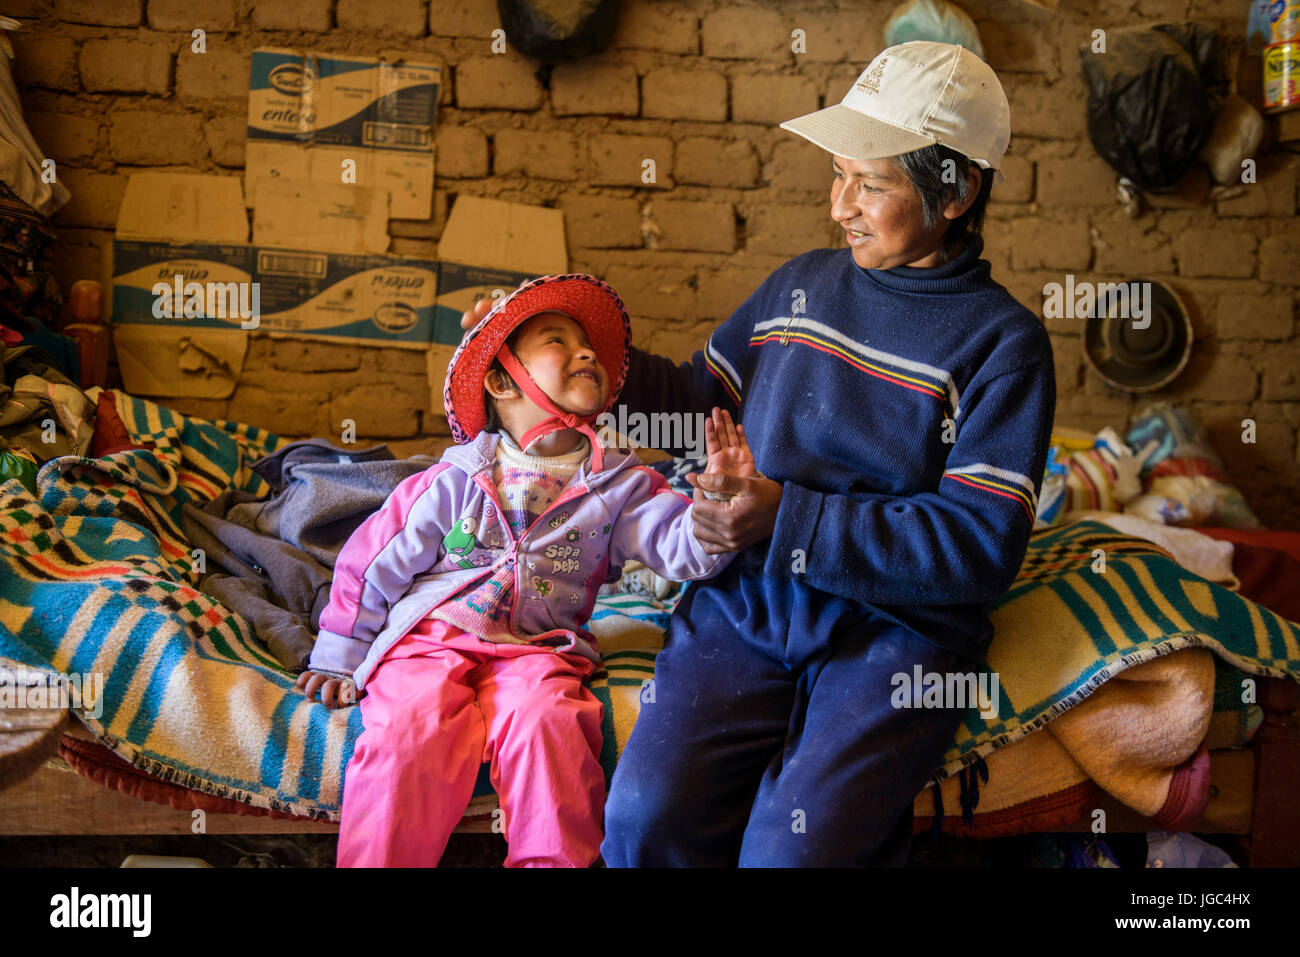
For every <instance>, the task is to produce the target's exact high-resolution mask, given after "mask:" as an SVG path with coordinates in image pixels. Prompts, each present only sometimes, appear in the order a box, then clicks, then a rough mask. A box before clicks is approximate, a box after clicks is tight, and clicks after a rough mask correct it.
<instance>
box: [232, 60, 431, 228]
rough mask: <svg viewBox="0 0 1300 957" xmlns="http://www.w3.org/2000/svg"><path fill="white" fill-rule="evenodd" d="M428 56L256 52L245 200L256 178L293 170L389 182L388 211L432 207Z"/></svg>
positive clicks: (399, 213)
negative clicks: (400, 57)
mask: <svg viewBox="0 0 1300 957" xmlns="http://www.w3.org/2000/svg"><path fill="white" fill-rule="evenodd" d="M441 81H442V69H441V67H440V66H439V65H438V64H437V63H435V62H411V61H409V60H393V59H380V58H377V57H357V56H341V55H340V56H336V55H326V54H316V53H302V52H300V51H297V50H288V49H281V48H273V47H269V48H263V49H260V50H255V51H254V52H253V58H252V66H251V69H250V75H249V94H248V143H247V150H246V155H245V168H246V171H247V177H248V179H247V187H248V192H249V194H250V195H249V196H248V200H249V203H250V205H252V206H254V207H256V206H257V205H259V204H260V202H261V199H260V196H258V195H257V190H258V189H260V186H257V185H255V184H257V181H258V180H260V179H263V178H270V179H277V178H285V179H296V180H303V181H307V182H313V183H321V184H330V185H351V184H355V185H358V186H369V187H373V188H376V189H386V190H388V191H389V194H390V199H389V209H390V215H391V216H392V217H393V218H395V219H428V218H429V217H430V216H431V215H432V212H433V176H434V153H433V125H434V117H435V112H436V108H437V104H438V96H439V92H440V89H441Z"/></svg>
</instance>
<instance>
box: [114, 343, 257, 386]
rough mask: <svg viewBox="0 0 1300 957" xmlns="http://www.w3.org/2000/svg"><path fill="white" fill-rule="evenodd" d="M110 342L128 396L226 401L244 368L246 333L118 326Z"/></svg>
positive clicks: (246, 350) (246, 347)
mask: <svg viewBox="0 0 1300 957" xmlns="http://www.w3.org/2000/svg"><path fill="white" fill-rule="evenodd" d="M113 346H114V348H116V350H117V362H118V366H119V367H120V368H121V370H122V384H123V385H125V386H126V391H127V392H129V393H131V395H150V396H176V395H186V396H194V397H196V398H200V399H227V398H229V397H230V396H231V394H232V393H233V392H234V391H235V385H236V383H238V382H239V375H240V373H241V372H242V371H243V368H244V357H245V355H246V354H247V352H248V333H246V332H243V331H242V330H239V329H226V330H222V329H195V330H193V331H185V330H175V329H167V328H165V327H160V326H135V325H118V326H116V327H115V328H114V329H113Z"/></svg>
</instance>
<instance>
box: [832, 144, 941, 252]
mask: <svg viewBox="0 0 1300 957" xmlns="http://www.w3.org/2000/svg"><path fill="white" fill-rule="evenodd" d="M831 170H832V172H833V174H834V177H835V178H834V179H833V180H832V182H831V219H833V220H835V222H837V223H839V225H840V226H841V227H842V228H843V229H844V236H845V239H847V240H848V244H849V248H850V249H852V250H853V261H854V262H855V263H857V264H858V265H859V266H861V267H862V268H863V269H892V268H894V267H895V266H916V267H918V268H928V267H930V266H937V265H938V264H939V262H940V260H941V258H942V256H941V255H940V252H939V244H940V242H941V241H942V239H943V235H944V232H945V231H946V230H947V227H948V220H947V219H944V218H943V217H940V218H939V221H938V222H937V223H935V225H934V227H933V228H931V229H930V230H928V231H927V230H926V229H925V225H924V218H923V215H922V208H921V196H920V194H919V193H917V191H916V187H914V186H913V185H912V181H911V180H910V179H908V178H907V173H906V172H904V171H903V168H902V166H900V165H899V164H898V163H897V162H895V160H893V159H874V160H851V159H848V158H846V157H843V156H833V157H832V158H831Z"/></svg>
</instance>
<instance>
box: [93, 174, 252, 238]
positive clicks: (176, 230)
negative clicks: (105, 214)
mask: <svg viewBox="0 0 1300 957" xmlns="http://www.w3.org/2000/svg"><path fill="white" fill-rule="evenodd" d="M196 235H197V236H202V237H203V238H204V239H208V240H211V241H212V242H218V243H222V242H224V243H246V242H248V215H247V214H246V213H245V212H244V193H243V189H242V188H241V186H240V180H239V177H238V176H209V175H204V174H189V173H135V174H133V175H132V176H131V178H130V179H129V180H127V183H126V195H125V196H124V197H123V198H122V206H121V209H120V211H119V212H118V216H117V237H118V238H119V239H169V240H172V241H174V242H188V241H189V240H191V239H193V238H194V237H195V236H196Z"/></svg>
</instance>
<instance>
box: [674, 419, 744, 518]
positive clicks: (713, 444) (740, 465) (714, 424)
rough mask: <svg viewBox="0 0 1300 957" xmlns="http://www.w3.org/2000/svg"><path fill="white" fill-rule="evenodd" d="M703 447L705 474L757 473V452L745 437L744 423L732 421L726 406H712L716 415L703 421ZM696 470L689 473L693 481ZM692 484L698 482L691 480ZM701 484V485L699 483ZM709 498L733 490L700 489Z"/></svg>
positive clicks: (737, 475) (718, 497) (722, 497)
mask: <svg viewBox="0 0 1300 957" xmlns="http://www.w3.org/2000/svg"><path fill="white" fill-rule="evenodd" d="M704 451H705V452H706V453H707V454H708V457H709V461H708V465H707V466H706V467H705V469H704V474H705V475H717V476H723V475H730V476H733V477H735V478H746V477H748V476H750V475H755V474H757V473H758V469H757V468H755V466H754V453H753V451H752V450H751V449H750V447H749V441H748V440H747V439H746V438H745V427H744V426H743V425H736V424H735V422H734V421H732V418H731V413H730V412H728V411H727V410H726V409H720V408H718V407H717V406H714V407H713V415H712V416H711V417H710V418H708V419H705V421H704ZM694 474H695V473H691V475H688V476H687V477H686V479H687V481H690V479H691V477H692V476H693V475H694ZM691 484H692V485H695V484H696V483H694V482H692V483H691ZM697 487H698V486H697ZM701 491H703V492H704V494H705V496H706V497H707V498H711V499H716V500H720V501H726V500H727V499H729V498H731V495H730V494H727V493H721V492H708V491H705V490H704V489H701Z"/></svg>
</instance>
